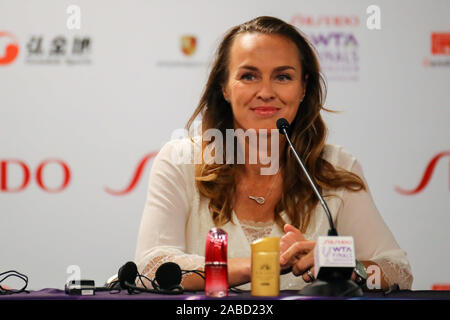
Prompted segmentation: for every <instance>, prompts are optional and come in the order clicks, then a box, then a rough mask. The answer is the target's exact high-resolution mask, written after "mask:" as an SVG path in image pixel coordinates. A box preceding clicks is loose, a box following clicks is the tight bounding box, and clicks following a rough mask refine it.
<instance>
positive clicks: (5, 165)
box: [0, 0, 450, 289]
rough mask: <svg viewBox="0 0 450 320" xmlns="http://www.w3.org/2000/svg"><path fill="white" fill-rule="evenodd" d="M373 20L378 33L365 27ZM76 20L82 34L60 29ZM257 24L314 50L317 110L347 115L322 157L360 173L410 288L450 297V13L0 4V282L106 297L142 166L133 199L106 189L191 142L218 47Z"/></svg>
mask: <svg viewBox="0 0 450 320" xmlns="http://www.w3.org/2000/svg"><path fill="white" fill-rule="evenodd" d="M372 4H376V5H377V6H378V7H379V8H380V13H381V29H380V30H369V29H368V27H367V25H366V21H367V19H368V17H369V16H370V14H368V13H367V12H366V9H367V7H368V6H369V5H372ZM70 5H76V6H78V7H79V8H80V10H81V15H80V17H81V26H80V29H69V28H68V25H67V20H68V19H69V18H70V17H71V14H70V13H69V14H68V13H67V8H68V7H69V6H70ZM259 15H272V16H276V17H279V18H281V19H283V20H285V21H287V22H291V23H293V24H295V25H296V26H297V27H299V28H300V29H301V30H303V31H304V32H305V33H306V34H308V35H309V36H310V38H311V40H312V41H313V42H314V43H315V44H316V46H317V49H318V51H319V53H320V55H321V61H322V63H323V66H324V70H325V76H326V77H327V79H328V98H327V103H326V105H327V106H328V107H329V108H332V109H335V110H340V111H341V113H339V114H325V115H324V116H325V119H326V121H327V123H328V125H329V128H330V134H329V142H331V143H337V144H341V145H344V146H345V148H346V149H347V150H348V151H349V152H351V153H353V154H354V155H355V156H356V157H357V158H358V159H359V160H360V162H361V163H362V165H363V168H364V170H365V174H366V178H367V180H368V182H369V186H370V188H371V191H372V193H373V196H374V198H375V201H376V203H377V206H378V208H379V210H380V212H381V214H382V216H383V217H384V219H385V221H386V222H387V224H388V225H389V227H390V228H391V230H392V231H393V233H394V235H395V236H396V239H397V241H398V242H399V244H400V246H401V247H402V248H403V249H404V250H406V251H407V252H408V256H409V258H410V261H411V264H412V269H413V274H414V277H415V281H414V284H413V288H414V289H430V288H431V286H432V284H434V283H450V274H449V273H448V270H449V267H450V255H449V254H448V252H450V236H449V235H448V227H449V226H450V197H449V188H450V186H449V184H450V172H449V158H450V157H449V156H450V143H449V138H450V129H449V126H448V122H449V120H450V108H449V107H450V104H449V101H450V91H449V80H450V44H449V42H450V41H449V40H448V37H449V34H450V2H449V1H447V0H442V1H406V0H404V1H377V3H372V1H359V0H354V1H339V2H335V1H332V0H330V1H299V0H295V1H283V2H282V3H281V4H280V3H279V2H275V1H262V0H258V1H234V0H232V1H226V2H224V1H206V0H205V1H200V0H197V1H188V2H181V1H162V0H161V1H148V0H129V1H104V0H101V1H100V0H97V1H87V0H86V1H75V0H73V1H61V0H40V1H24V0H21V1H18V0H0V61H3V62H0V103H1V104H0V271H6V270H10V269H15V270H18V271H20V272H22V273H25V274H27V275H28V276H29V278H30V284H29V288H30V289H40V288H48V287H51V288H62V287H63V286H64V283H65V282H66V280H67V278H68V276H69V274H68V273H67V268H68V267H69V266H71V265H76V266H79V268H80V270H81V277H82V278H86V279H94V280H95V281H96V283H97V284H102V283H103V282H104V281H105V280H106V279H107V278H108V277H109V276H110V275H112V274H114V273H115V272H117V270H118V268H119V267H120V266H121V265H122V264H123V263H124V262H126V261H128V260H132V259H133V258H134V251H135V246H136V240H137V231H138V227H139V223H140V219H141V214H142V209H143V206H144V201H145V194H146V187H147V183H148V173H149V169H150V167H151V160H150V161H149V162H147V163H144V164H145V165H143V170H142V172H141V175H140V178H139V179H137V180H136V184H135V186H134V188H130V190H129V192H127V193H125V194H123V195H112V194H111V193H108V192H107V191H106V189H105V188H109V189H110V190H115V191H120V190H124V189H126V187H127V186H129V185H130V181H131V180H132V177H133V175H134V173H135V171H136V169H137V167H138V164H139V163H140V161H141V160H143V159H144V157H145V156H147V155H148V154H149V153H151V152H155V151H158V149H159V148H160V147H161V146H162V145H163V144H164V143H165V142H166V141H168V140H169V139H170V136H171V134H172V132H173V131H174V130H176V129H178V128H182V127H184V125H185V123H186V121H187V119H188V118H189V116H190V114H191V113H192V111H193V109H194V108H195V107H196V104H197V102H198V99H199V97H200V94H201V92H202V89H203V86H204V84H205V80H206V78H207V74H208V70H209V65H210V63H211V58H212V56H213V53H214V50H215V48H216V46H217V44H218V42H219V40H220V38H221V36H222V35H223V33H224V32H225V31H226V30H228V29H229V28H230V27H232V26H234V25H236V24H239V23H242V22H244V21H247V20H249V19H251V18H254V17H256V16H259ZM2 32H3V33H2ZM5 32H7V33H5ZM433 33H440V35H438V40H437V42H435V44H436V45H437V49H435V50H434V51H432V49H431V48H432V34H433ZM186 35H187V36H193V37H195V39H196V46H195V52H194V53H193V54H191V55H186V54H184V53H183V52H182V50H181V47H180V45H181V41H180V38H181V37H182V36H186ZM8 47H9V48H10V50H14V48H17V49H18V55H17V56H15V55H14V52H13V51H8ZM8 52H9V53H8ZM433 52H434V53H433ZM439 52H440V53H439ZM2 58H3V59H2ZM442 152H447V153H444V154H443V155H442V157H440V158H439V160H438V161H437V162H436V165H435V167H434V170H432V174H428V177H429V178H430V179H429V181H428V183H426V184H425V187H424V188H423V189H422V190H420V191H419V192H417V193H415V194H413V195H403V194H400V193H399V192H397V191H396V189H395V188H396V187H400V188H402V189H407V190H412V189H415V188H416V187H417V186H418V185H419V182H420V181H421V179H422V176H423V175H424V172H425V168H426V167H427V165H428V164H429V163H430V161H431V159H432V158H433V157H434V156H436V155H438V154H439V153H442ZM56 160H58V161H60V162H58V161H56ZM61 163H64V164H65V165H66V166H67V171H64V170H63V166H62V165H61ZM39 167H40V168H41V170H39ZM24 168H28V173H29V175H27V170H25V169H24ZM67 172H68V173H69V174H70V176H69V175H67ZM65 178H66V179H67V185H66V186H63V182H64V179H65ZM61 186H63V188H62V190H60V191H58V190H57V189H58V188H60V187H61ZM49 190H50V191H51V190H54V191H55V190H56V191H57V192H49Z"/></svg>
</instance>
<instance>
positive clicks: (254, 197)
mask: <svg viewBox="0 0 450 320" xmlns="http://www.w3.org/2000/svg"><path fill="white" fill-rule="evenodd" d="M277 178H278V175H276V176H275V178H274V179H273V182H272V185H271V186H270V189H269V191H268V192H267V194H266V195H265V196H264V197H263V196H259V197H256V196H252V195H250V194H249V195H248V197H249V199H252V200H254V201H256V203H257V204H259V205H263V204H264V203H265V202H266V197H268V196H269V195H270V193H271V192H272V189H273V186H274V185H275V181H277ZM244 187H245V191H246V193H247V194H248V189H247V186H246V185H244Z"/></svg>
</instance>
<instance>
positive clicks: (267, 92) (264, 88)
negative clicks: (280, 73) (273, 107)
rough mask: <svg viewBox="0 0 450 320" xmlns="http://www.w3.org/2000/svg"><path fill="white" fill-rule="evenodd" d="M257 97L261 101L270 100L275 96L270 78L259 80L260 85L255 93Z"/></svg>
mask: <svg viewBox="0 0 450 320" xmlns="http://www.w3.org/2000/svg"><path fill="white" fill-rule="evenodd" d="M257 98H258V99H261V100H263V101H270V100H272V99H274V98H275V92H274V90H273V87H272V83H271V81H270V79H265V80H263V81H261V86H260V88H259V91H258V93H257Z"/></svg>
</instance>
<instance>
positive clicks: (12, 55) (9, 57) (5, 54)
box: [0, 31, 19, 66]
mask: <svg viewBox="0 0 450 320" xmlns="http://www.w3.org/2000/svg"><path fill="white" fill-rule="evenodd" d="M5 39H6V45H5V47H4V48H1V47H0V66H2V65H7V64H10V63H12V62H13V61H14V60H15V59H16V58H17V55H18V54H19V44H18V42H17V40H16V37H14V36H13V35H12V34H11V33H9V32H6V31H0V44H1V43H2V42H4V41H5ZM2 49H3V51H2Z"/></svg>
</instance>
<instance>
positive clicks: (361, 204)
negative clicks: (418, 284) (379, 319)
mask: <svg viewBox="0 0 450 320" xmlns="http://www.w3.org/2000/svg"><path fill="white" fill-rule="evenodd" d="M352 171H353V172H354V173H356V174H358V175H359V176H360V177H361V178H362V179H363V180H364V175H363V171H362V168H361V165H360V164H359V163H358V162H355V164H354V165H353V168H352ZM364 181H365V180H364ZM366 186H367V183H366ZM343 200H344V205H343V206H342V208H341V210H340V211H339V212H338V215H337V218H336V226H337V231H338V233H339V235H350V236H353V238H354V241H355V251H356V258H357V259H358V260H361V261H373V262H375V263H377V264H378V265H379V266H380V268H381V269H382V274H383V276H384V279H385V280H386V282H387V283H388V284H389V285H393V284H398V285H399V287H400V288H401V289H411V285H412V282H413V276H412V273H411V267H410V264H409V261H408V258H407V257H406V252H405V251H403V250H402V249H401V248H400V246H399V245H398V243H397V241H396V240H395V238H394V236H393V234H392V232H391V231H390V230H389V228H388V226H387V225H386V223H385V222H384V220H383V218H382V217H381V215H380V213H379V212H378V209H377V208H376V206H375V203H374V201H373V199H372V196H371V194H370V191H369V190H367V192H366V191H360V192H351V191H345V192H344V198H343Z"/></svg>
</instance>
